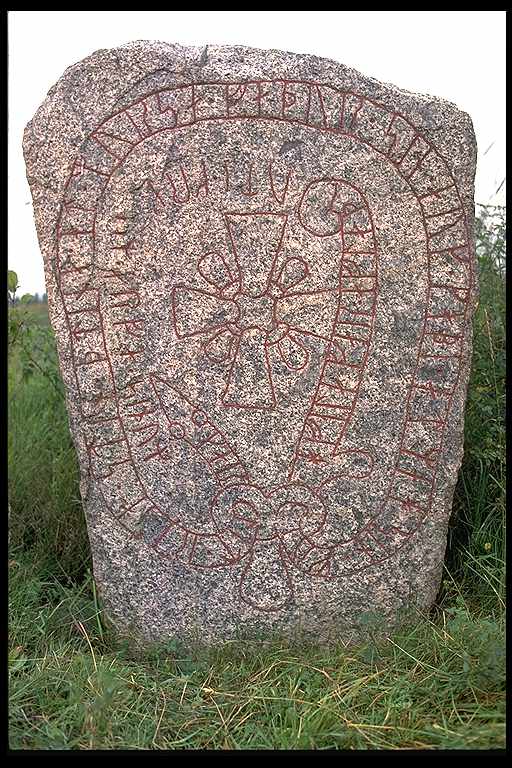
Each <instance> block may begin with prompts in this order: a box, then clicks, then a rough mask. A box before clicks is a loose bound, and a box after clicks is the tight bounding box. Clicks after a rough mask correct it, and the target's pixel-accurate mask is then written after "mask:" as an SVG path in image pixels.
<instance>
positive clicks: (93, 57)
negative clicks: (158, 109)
mask: <svg viewBox="0 0 512 768" xmlns="http://www.w3.org/2000/svg"><path fill="white" fill-rule="evenodd" d="M143 54H146V55H148V54H149V55H153V56H154V57H155V59H157V60H160V64H167V65H170V66H171V67H172V68H171V69H169V70H168V72H169V75H171V76H172V78H173V84H175V85H176V87H178V86H179V85H185V84H187V83H192V82H199V81H201V80H203V81H204V80H207V79H208V78H210V77H212V76H214V75H217V76H219V78H221V77H222V79H226V80H229V78H230V77H231V78H234V77H235V73H236V80H238V81H243V80H249V79H251V77H262V78H279V77H283V76H289V77H290V78H291V79H298V80H300V79H303V80H304V81H308V80H310V81H314V80H315V77H317V78H318V79H319V81H320V82H322V84H324V85H332V86H333V87H338V88H340V89H341V90H343V88H344V87H346V88H350V86H351V84H354V83H356V82H357V84H358V85H359V87H363V88H364V89H365V90H366V91H367V94H366V95H369V96H370V97H372V98H375V99H376V100H377V101H378V100H379V99H380V100H381V101H382V102H383V103H389V102H390V101H392V100H393V99H400V100H404V101H409V102H410V103H411V102H412V103H411V104H410V106H411V107H414V105H416V106H417V108H418V109H420V110H421V109H422V108H425V107H428V108H429V109H430V110H432V109H433V110H435V111H439V112H442V113H444V114H446V115H447V116H448V114H449V113H451V115H452V116H453V117H457V118H458V121H462V122H463V123H465V126H464V127H465V128H466V130H467V131H468V132H469V133H473V134H474V131H473V124H472V121H471V117H470V115H469V114H468V113H467V112H465V111H464V110H462V109H461V108H460V107H458V106H457V105H456V104H455V103H453V102H451V101H448V100H446V99H444V98H441V97H438V96H434V95H431V94H425V93H419V92H414V91H408V90H405V89H403V88H400V87H398V86H396V85H395V84H393V83H389V82H383V81H380V80H378V79H376V78H374V77H372V76H369V75H366V74H364V73H361V72H359V71H358V70H356V69H354V68H352V67H349V66H347V65H345V64H343V63H341V62H339V61H336V60H334V59H330V58H324V57H321V56H317V55H314V54H310V53H295V52H292V51H284V50H279V49H275V48H269V49H264V48H255V47H250V46H245V45H223V44H206V45H196V46H189V45H182V44H180V43H169V42H165V41H158V40H134V41H130V42H127V43H123V44H122V45H119V46H116V47H112V48H101V49H98V50H96V51H93V52H92V53H91V54H89V55H88V56H86V57H85V58H83V59H81V60H80V61H78V62H76V63H74V64H72V65H70V66H69V67H67V68H66V70H65V71H64V72H63V74H62V76H61V77H60V78H59V80H58V81H57V82H56V83H55V84H54V85H53V87H52V88H50V90H49V91H48V93H47V96H46V98H45V99H44V100H43V102H42V104H41V106H43V105H45V104H47V103H48V102H49V101H51V100H52V98H53V97H54V96H56V95H57V92H58V91H59V90H60V88H61V87H65V86H66V85H67V84H68V83H70V82H72V79H73V77H74V76H76V75H77V73H79V72H80V71H81V70H83V69H87V68H90V67H95V66H96V65H98V64H101V63H106V61H107V60H112V59H113V60H115V61H116V62H117V63H118V65H119V66H120V67H122V66H125V67H127V69H129V68H130V67H131V66H140V62H138V61H137V59H138V58H139V57H140V56H141V55H143ZM162 59H163V61H162ZM146 74H149V69H148V70H147V73H146ZM169 87H172V85H170V86H169ZM406 111H407V110H406ZM36 116H37V112H36V115H34V118H35V117H36ZM34 118H33V119H34ZM33 119H32V120H31V121H29V123H28V124H27V126H26V130H27V129H30V126H31V123H32V121H33Z"/></svg>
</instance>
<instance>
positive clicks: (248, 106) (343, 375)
mask: <svg viewBox="0 0 512 768" xmlns="http://www.w3.org/2000/svg"><path fill="white" fill-rule="evenodd" d="M23 146H24V154H25V159H26V165H27V177H28V181H29V184H30V187H31V192H32V197H33V203H34V214H35V221H36V227H37V233H38V237H39V242H40V247H41V251H42V254H43V258H44V266H45V278H46V285H47V292H48V300H49V311H50V319H51V324H52V327H53V329H54V331H55V335H56V339H57V345H58V354H59V361H60V368H61V373H62V377H63V380H64V384H65V389H66V399H67V408H68V413H69V422H70V429H71V433H72V437H73V440H74V444H75V446H76V451H77V454H78V460H79V465H80V473H81V485H80V489H81V495H82V499H83V505H84V509H85V514H86V519H87V526H88V533H89V539H90V544H91V551H92V556H93V566H94V577H95V581H96V584H97V587H98V591H99V595H100V597H101V600H102V604H103V606H104V609H105V611H106V614H107V615H108V616H109V617H110V619H111V620H112V622H113V623H114V625H115V626H116V627H117V628H118V629H119V631H120V632H123V633H127V634H129V635H130V636H132V637H134V638H138V639H140V640H142V641H144V642H146V641H147V642H152V641H161V640H166V639H169V638H192V637H200V638H201V639H203V640H204V641H205V642H207V643H214V642H217V641H222V640H225V639H233V638H240V637H248V636H252V635H257V636H261V635H270V634H272V635H274V634H275V633H277V634H279V635H281V636H283V637H294V636H298V635H305V636H310V637H312V638H314V639H316V640H318V641H319V642H320V641H324V640H325V641H329V640H331V639H333V638H334V639H336V638H337V639H339V638H342V639H347V640H349V639H350V638H352V637H357V636H358V633H360V631H361V628H362V627H364V626H366V625H367V623H368V617H369V616H370V617H376V620H379V621H382V622H383V624H384V626H386V627H392V626H395V625H396V624H397V622H399V621H400V620H401V619H402V617H404V616H406V615H409V614H410V613H411V612H412V613H413V614H415V615H416V614H418V613H421V612H424V611H426V610H428V609H429V607H430V606H431V605H432V603H433V601H434V600H435V597H436V593H437V590H438V587H439V582H440V578H441V572H442V567H443V559H444V554H445V548H446V539H447V528H448V523H449V519H450V514H451V505H452V497H453V492H454V487H455V484H456V481H457V475H458V470H459V467H460V463H461V460H462V450H463V416H464V403H465V397H466V389H467V382H468V376H469V366H470V358H471V316H472V313H473V311H474V309H475V306H476V301H477V279H476V267H475V263H476V262H475V248H474V234H473V227H474V204H473V194H474V193H473V181H474V172H475V162H476V144H475V139H474V134H473V128H472V124H471V120H470V118H469V117H468V115H467V114H465V113H464V112H462V111H460V110H459V109H458V108H457V107H455V106H454V105H452V104H450V103H448V102H446V101H443V100H441V99H437V98H433V97H430V96H423V95H418V94H412V93H408V92H405V91H402V90H399V89H398V88H395V87H394V86H390V85H385V84H382V83H380V82H378V81H377V80H373V79H371V78H369V77H365V76H363V75H361V74H359V73H357V72H355V71H354V70H352V69H349V68H347V67H345V66H343V65H341V64H338V63H336V62H333V61H329V60H325V59H320V58H317V57H314V56H305V55H296V54H291V53H284V52H280V51H274V50H272V51H261V50H256V49H250V48H244V47H226V46H206V47H205V48H195V47H181V46H178V45H170V44H167V43H157V42H147V41H138V42H134V43H130V44H128V45H125V46H122V47H120V48H117V49H113V50H101V51H97V52H96V53H94V54H92V55H91V56H90V57H88V58H87V59H85V60H83V61H81V62H80V63H78V64H76V65H74V66H72V67H70V68H69V69H67V70H66V72H65V73H64V75H63V76H62V78H61V79H60V80H59V82H58V83H57V84H56V85H55V86H54V87H53V88H52V89H51V91H50V92H49V94H48V96H47V98H46V100H45V101H44V103H43V104H42V106H41V107H40V108H39V110H38V111H37V113H36V115H35V116H34V118H33V120H32V121H31V122H30V123H29V124H28V125H27V128H26V130H25V136H24V145H23Z"/></svg>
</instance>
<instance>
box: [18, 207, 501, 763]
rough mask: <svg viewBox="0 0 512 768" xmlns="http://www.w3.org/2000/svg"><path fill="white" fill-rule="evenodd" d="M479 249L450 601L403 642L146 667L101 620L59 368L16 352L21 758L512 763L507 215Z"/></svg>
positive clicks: (239, 653)
mask: <svg viewBox="0 0 512 768" xmlns="http://www.w3.org/2000/svg"><path fill="white" fill-rule="evenodd" d="M477 236H478V258H479V271H480V303H479V307H478V310H477V312H476V315H475V318H474V353H473V366H472V373H471V381H470V387H469V393H468V402H467V409H466V420H465V455H464V461H463V466H462V469H461V473H460V479H459V483H458V485H457V489H456V493H455V498H454V513H453V518H452V521H451V526H450V533H449V546H448V553H447V559H446V568H445V576H444V579H443V586H442V589H441V591H440V594H439V596H438V600H437V602H436V605H435V606H434V608H433V610H432V612H431V614H430V615H429V616H422V617H419V618H418V622H417V623H416V625H415V626H414V627H413V628H411V627H409V628H408V629H406V630H402V631H401V632H398V633H396V634H394V635H392V636H391V637H390V638H388V639H386V640H382V639H380V640H377V639H374V638H372V637H371V635H370V636H369V639H368V641H367V642H366V643H364V644H361V645H359V646H351V647H345V646H344V645H343V643H342V641H340V643H339V645H338V646H337V647H335V648H331V649H328V650H326V649H319V648H315V647H313V646H306V645H304V646H297V645H296V646H287V645H286V644H281V645H277V644H276V643H274V642H272V643H258V642H252V643H244V644H240V643H226V644H224V645H222V646H219V647H217V648H214V649H211V650H209V651H208V650H205V649H200V648H190V647H189V648H182V647H180V646H178V645H176V644H173V643H170V644H169V645H168V647H166V648H160V649H159V650H154V651H153V652H151V653H149V654H148V655H146V656H145V657H144V658H142V657H141V658H135V657H134V655H133V651H132V650H130V649H129V648H128V647H125V646H124V645H123V644H121V643H120V641H119V640H117V639H116V638H115V637H114V636H113V635H112V634H111V632H110V629H109V628H108V626H107V625H105V624H104V622H103V620H102V616H101V612H100V610H99V606H98V603H97V599H96V593H95V589H94V583H93V581H92V578H91V573H90V557H89V551H88V544H87V534H86V528H85V522H84V518H83V512H82V508H81V504H80V499H79V490H78V470H77V464H76V457H75V454H74V450H73V447H72V444H71V440H70V436H69V430H68V426H67V418H66V412H65V407H64V401H63V399H62V395H61V394H60V393H59V388H58V387H55V383H54V380H53V378H52V375H51V374H53V373H54V372H55V370H56V369H55V366H56V358H55V352H54V350H53V352H52V353H49V352H48V349H46V351H40V352H37V350H36V349H33V350H32V352H31V354H34V355H37V354H40V358H39V359H40V362H41V367H42V369H43V372H42V371H41V370H39V369H38V368H37V366H36V367H34V366H33V365H32V366H31V365H27V364H26V360H25V359H24V357H23V353H22V352H20V350H19V349H15V348H14V349H13V350H12V351H11V352H10V359H9V514H10V560H9V573H10V590H9V591H10V630H9V649H10V651H9V678H10V683H9V709H10V733H9V740H10V746H11V748H12V749H37V748H39V749H50V750H52V749H81V750H82V749H83V750H88V749H99V748H104V749H113V750H115V749H155V750H159V749H182V748H185V749H198V748H203V749H242V748H244V749H257V748H260V749H411V748H416V749H425V750H428V749H432V750H437V749H443V748H446V749H500V748H503V746H504V743H505V726H504V716H505V664H504V653H505V638H504V632H505V612H504V556H505V545H504V541H505V539H504V530H505V437H504V429H505V422H504V392H505V289H504V261H503V259H504V248H505V243H504V211H503V210H502V209H482V211H481V215H480V218H479V221H478V230H477ZM47 334H49V338H51V332H50V331H49V330H48V331H47ZM36 336H37V335H36ZM37 338H40V337H37ZM52 349H53V348H52ZM52 366H53V370H50V369H52ZM45 369H46V373H48V372H49V373H50V376H45V375H44V371H45Z"/></svg>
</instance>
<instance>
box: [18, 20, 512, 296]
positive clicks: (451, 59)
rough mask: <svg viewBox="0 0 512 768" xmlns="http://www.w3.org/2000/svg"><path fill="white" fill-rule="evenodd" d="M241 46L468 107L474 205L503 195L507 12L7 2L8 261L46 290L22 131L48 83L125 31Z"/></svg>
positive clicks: (25, 282) (35, 287)
mask: <svg viewBox="0 0 512 768" xmlns="http://www.w3.org/2000/svg"><path fill="white" fill-rule="evenodd" d="M142 39H144V40H163V41H165V42H174V43H182V44H186V45H205V44H222V43H228V44H239V45H249V46H254V47H257V48H280V49H282V50H287V51H293V52H295V53H312V54H315V55H317V56H324V57H326V58H331V59H335V60H337V61H339V62H342V63H343V64H346V65H347V66H350V67H354V68H355V69H357V70H359V71H360V72H362V73H363V74H365V75H369V76H371V77H375V78H377V79H378V80H381V81H383V82H389V83H393V84H394V85H397V86H399V87H400V88H405V89H407V90H410V91H416V92H420V93H428V94H432V95H435V96H441V97H443V98H445V99H448V100H449V101H452V102H454V103H455V104H457V105H458V106H459V107H460V108H461V109H463V110H465V111H466V112H468V113H469V114H470V115H471V117H472V119H473V124H474V127H475V133H476V137H477V142H478V170H477V177H476V202H477V203H496V202H498V203H500V204H501V203H504V199H505V198H504V192H505V185H503V186H502V188H501V190H500V192H499V194H498V195H497V196H496V194H495V192H496V189H497V188H498V187H499V185H500V184H501V182H502V180H503V178H504V176H505V12H504V11H9V155H8V159H9V268H10V269H14V270H16V272H17V273H18V277H19V280H20V291H21V292H22V293H27V292H30V293H35V292H36V291H38V292H39V293H43V292H44V274H43V264H42V259H41V256H40V253H39V248H38V243H37V238H36V232H35V227H34V223H33V219H32V203H31V197H30V192H29V188H28V184H27V181H26V177H25V167H24V161H23V155H22V151H21V140H22V135H23V129H24V127H25V125H26V123H27V122H28V121H29V120H30V119H31V118H32V116H33V114H34V112H35V111H36V109H37V108H38V107H39V105H40V104H41V102H42V101H43V100H44V98H45V96H46V93H47V92H48V91H49V89H50V88H51V87H52V85H54V83H55V82H56V81H57V80H58V79H59V77H60V76H61V75H62V73H63V72H64V70H65V69H66V67H68V66H70V65H71V64H74V63H75V62H77V61H80V59H83V58H84V57H85V56H88V55H89V54H91V53H92V52H93V51H96V50H98V49H99V48H110V47H113V46H118V45H121V44H123V43H127V42H129V41H131V40H142Z"/></svg>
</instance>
